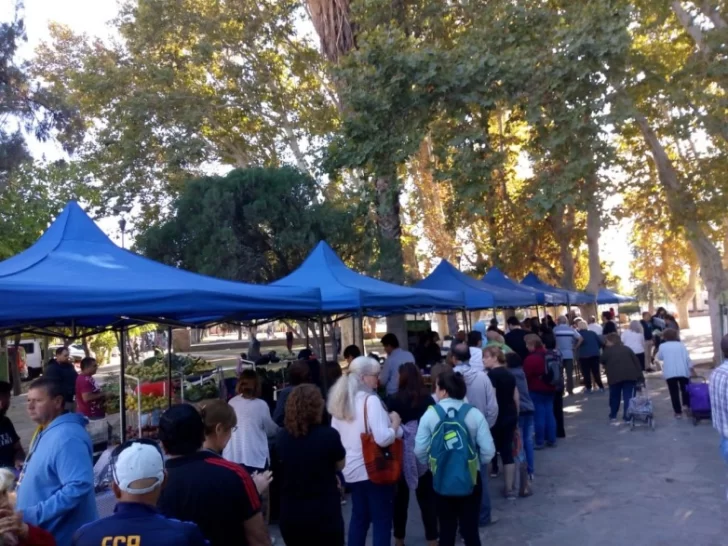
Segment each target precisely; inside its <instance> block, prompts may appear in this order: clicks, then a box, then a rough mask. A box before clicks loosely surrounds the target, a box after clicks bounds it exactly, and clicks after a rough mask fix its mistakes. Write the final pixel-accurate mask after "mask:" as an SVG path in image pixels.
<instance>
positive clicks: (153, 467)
mask: <svg viewBox="0 0 728 546" xmlns="http://www.w3.org/2000/svg"><path fill="white" fill-rule="evenodd" d="M151 478H154V479H155V480H156V481H155V482H154V483H153V484H152V485H150V486H149V487H144V488H141V489H138V488H134V487H131V484H133V483H134V482H136V481H139V480H147V479H151ZM114 481H115V482H116V485H118V486H119V489H121V490H122V491H124V492H126V493H129V494H131V495H144V494H145V493H149V492H150V491H154V489H155V488H156V487H158V486H159V485H160V484H161V483H162V481H164V456H163V455H162V453H161V452H160V451H159V449H158V448H156V447H155V446H153V445H150V444H146V443H138V442H135V443H132V444H131V445H129V446H128V447H127V448H125V449H124V450H123V451H122V452H121V453H119V455H118V457H117V458H116V462H115V463H114Z"/></svg>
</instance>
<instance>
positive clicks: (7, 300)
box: [0, 201, 321, 440]
mask: <svg viewBox="0 0 728 546" xmlns="http://www.w3.org/2000/svg"><path fill="white" fill-rule="evenodd" d="M0 302H1V305H0V328H2V329H4V330H6V331H7V330H10V329H16V331H22V330H23V329H28V328H29V327H31V326H32V327H35V328H38V327H40V328H50V327H70V328H71V329H72V334H71V335H72V336H74V337H76V335H77V333H76V328H77V327H89V328H95V329H97V330H98V329H102V328H105V327H113V328H118V329H119V330H120V344H121V347H125V346H126V331H125V327H126V326H128V325H131V324H139V323H147V322H157V323H166V324H174V323H178V324H179V323H182V324H189V323H194V324H198V323H203V322H205V320H203V319H201V318H198V319H195V318H190V317H211V316H215V317H218V319H219V320H224V319H225V318H227V319H228V320H244V319H250V318H263V317H272V316H289V315H291V314H294V315H295V314H305V315H313V314H317V313H318V312H319V311H320V309H321V294H320V292H319V291H318V290H316V289H312V288H297V287H290V288H286V287H270V286H255V285H249V284H243V283H237V282H230V281H223V280H220V279H215V278H212V277H206V276H203V275H197V274H195V273H190V272H188V271H183V270H181V269H177V268H174V267H170V266H166V265H163V264H159V263H157V262H154V261H151V260H148V259H146V258H143V257H142V256H139V255H137V254H134V253H133V252H130V251H127V250H124V249H121V248H119V247H117V246H116V245H115V244H114V243H113V242H111V241H110V240H109V238H108V237H106V235H104V233H103V232H102V231H101V230H100V229H99V228H98V227H97V226H96V224H95V223H94V222H93V221H92V220H91V218H89V217H88V216H87V215H86V214H85V213H84V212H83V210H81V207H79V206H78V204H77V203H75V202H73V201H72V202H70V203H68V205H67V206H66V208H65V209H64V210H63V212H62V213H61V214H60V215H59V216H58V218H57V219H56V220H55V222H53V224H52V225H51V226H50V227H49V228H48V230H47V231H46V232H45V233H44V234H43V235H42V236H41V237H40V239H39V240H38V241H37V242H36V244H35V245H33V246H32V247H30V248H29V249H27V250H25V251H24V252H21V253H20V254H18V255H17V256H14V257H12V258H10V259H8V260H5V261H3V262H0ZM45 332H48V330H45ZM169 334H170V335H169V339H168V343H169V345H168V351H169V367H168V373H167V382H168V385H169V387H168V391H167V392H168V402H169V403H170V404H171V398H172V375H171V353H172V351H171V348H172V336H171V328H170V330H169ZM125 368H126V351H124V350H122V351H121V366H120V373H119V375H120V377H119V381H120V386H121V392H122V393H123V392H124V388H125ZM125 408H126V397H125V396H123V395H122V396H120V412H121V436H122V440H123V439H124V437H125V435H126V412H125Z"/></svg>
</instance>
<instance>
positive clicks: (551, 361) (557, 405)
mask: <svg viewBox="0 0 728 546" xmlns="http://www.w3.org/2000/svg"><path fill="white" fill-rule="evenodd" d="M541 341H542V342H543V346H544V348H545V349H546V354H545V355H544V360H545V361H546V370H547V376H548V377H547V381H546V382H547V383H550V384H552V385H553V386H554V387H556V392H554V419H556V437H557V438H566V429H565V428H564V359H563V355H562V354H561V351H559V349H558V348H557V346H556V336H554V335H553V333H551V331H550V330H548V331H545V332H543V333H542V334H541Z"/></svg>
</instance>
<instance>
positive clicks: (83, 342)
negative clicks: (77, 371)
mask: <svg viewBox="0 0 728 546" xmlns="http://www.w3.org/2000/svg"><path fill="white" fill-rule="evenodd" d="M81 346H82V347H83V354H84V355H85V356H86V357H89V356H91V348H90V347H89V346H88V336H84V337H82V338H81Z"/></svg>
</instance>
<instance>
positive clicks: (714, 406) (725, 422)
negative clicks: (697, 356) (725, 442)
mask: <svg viewBox="0 0 728 546" xmlns="http://www.w3.org/2000/svg"><path fill="white" fill-rule="evenodd" d="M709 387H710V407H711V410H712V413H713V428H714V429H715V430H717V431H718V432H720V434H721V436H722V437H723V438H727V439H728V360H724V361H723V364H721V365H720V366H719V367H717V368H716V369H715V370H713V373H712V374H711V375H710V384H709Z"/></svg>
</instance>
